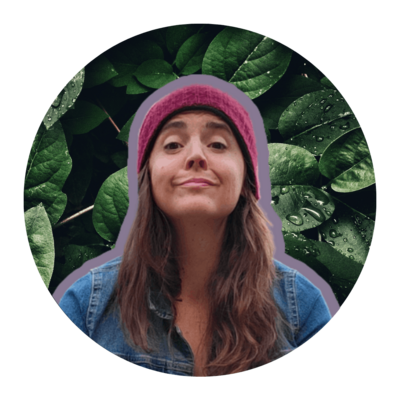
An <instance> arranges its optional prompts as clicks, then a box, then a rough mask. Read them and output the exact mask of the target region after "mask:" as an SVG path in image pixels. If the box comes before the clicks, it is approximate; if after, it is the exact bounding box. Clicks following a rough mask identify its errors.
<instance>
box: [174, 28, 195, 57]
mask: <svg viewBox="0 0 400 400" xmlns="http://www.w3.org/2000/svg"><path fill="white" fill-rule="evenodd" d="M200 28H201V25H195V24H191V25H177V26H170V27H168V29H167V33H166V42H167V48H168V51H169V52H170V54H171V55H175V54H176V52H177V51H178V50H179V48H180V47H181V46H182V45H183V43H184V42H185V41H186V40H187V39H189V38H190V37H191V36H192V35H194V34H195V33H197V32H198V31H199V30H200Z"/></svg>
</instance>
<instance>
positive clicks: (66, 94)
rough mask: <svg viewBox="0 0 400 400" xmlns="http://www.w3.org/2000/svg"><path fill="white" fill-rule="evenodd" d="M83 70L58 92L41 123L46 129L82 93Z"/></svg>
mask: <svg viewBox="0 0 400 400" xmlns="http://www.w3.org/2000/svg"><path fill="white" fill-rule="evenodd" d="M84 79H85V69H82V70H81V71H79V72H78V73H77V74H76V75H75V76H74V77H73V78H72V79H71V80H70V81H69V82H68V83H67V86H65V88H64V89H63V90H62V91H61V92H60V94H59V95H58V96H57V98H56V99H55V100H54V101H53V104H52V105H51V107H50V108H49V109H48V111H47V113H46V115H45V117H44V118H43V123H44V125H45V127H46V128H47V129H49V128H50V127H51V126H53V125H54V124H55V123H56V122H57V121H58V120H59V119H60V118H61V117H62V116H63V115H64V114H65V113H66V112H67V111H68V110H69V109H70V108H71V107H72V106H73V105H74V103H75V101H76V99H77V98H78V96H79V94H80V93H81V91H82V86H83V81H84Z"/></svg>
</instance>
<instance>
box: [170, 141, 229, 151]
mask: <svg viewBox="0 0 400 400" xmlns="http://www.w3.org/2000/svg"><path fill="white" fill-rule="evenodd" d="M214 144H218V145H220V146H222V148H220V149H218V150H223V149H226V146H225V145H224V144H222V143H220V142H214V143H212V144H211V145H214ZM171 145H178V146H180V144H179V143H176V142H171V143H168V144H167V145H166V146H165V149H167V150H176V149H171V148H170V147H169V146H171Z"/></svg>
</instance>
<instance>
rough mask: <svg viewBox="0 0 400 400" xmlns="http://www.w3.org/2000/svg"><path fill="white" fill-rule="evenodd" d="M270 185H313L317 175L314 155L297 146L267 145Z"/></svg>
mask: <svg viewBox="0 0 400 400" xmlns="http://www.w3.org/2000/svg"><path fill="white" fill-rule="evenodd" d="M268 151H269V160H268V163H269V166H270V170H269V173H270V178H271V185H291V184H297V185H307V184H308V185H313V184H314V182H315V181H316V179H317V178H318V176H319V169H318V163H317V161H316V159H315V157H314V156H313V155H312V154H311V153H310V152H308V151H307V150H304V149H302V148H300V147H297V146H292V145H290V144H282V143H272V144H269V145H268Z"/></svg>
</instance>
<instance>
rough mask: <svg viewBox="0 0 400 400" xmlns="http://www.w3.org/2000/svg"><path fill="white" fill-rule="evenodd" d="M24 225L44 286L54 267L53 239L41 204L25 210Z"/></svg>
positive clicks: (48, 221)
mask: <svg viewBox="0 0 400 400" xmlns="http://www.w3.org/2000/svg"><path fill="white" fill-rule="evenodd" d="M25 226H26V233H27V235H28V241H29V246H30V248H31V252H32V255H33V259H34V260H35V264H36V266H37V268H38V270H39V273H40V276H41V277H42V279H43V282H44V284H45V285H46V287H49V283H50V279H51V276H52V274H53V269H54V258H55V251H54V239H53V232H52V229H51V225H50V220H49V218H48V216H47V213H46V210H45V208H44V207H43V205H42V204H39V205H38V206H37V207H33V208H31V209H29V210H28V211H26V212H25Z"/></svg>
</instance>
